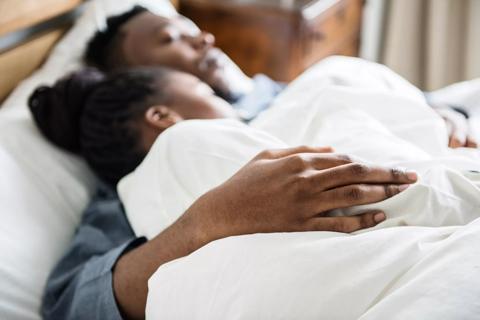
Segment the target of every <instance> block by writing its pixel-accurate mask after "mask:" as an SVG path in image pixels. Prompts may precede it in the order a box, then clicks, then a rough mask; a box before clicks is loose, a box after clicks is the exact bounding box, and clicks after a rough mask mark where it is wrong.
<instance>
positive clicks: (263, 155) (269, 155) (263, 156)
mask: <svg viewBox="0 0 480 320" xmlns="http://www.w3.org/2000/svg"><path fill="white" fill-rule="evenodd" d="M255 158H256V159H271V158H273V152H272V150H263V151H262V152H260V153H259V154H258V155H257V156H256V157H255Z"/></svg>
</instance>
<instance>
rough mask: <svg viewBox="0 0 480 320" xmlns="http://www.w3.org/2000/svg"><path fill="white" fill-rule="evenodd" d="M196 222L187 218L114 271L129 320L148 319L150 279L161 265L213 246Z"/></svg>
mask: <svg viewBox="0 0 480 320" xmlns="http://www.w3.org/2000/svg"><path fill="white" fill-rule="evenodd" d="M193 219H194V217H192V216H191V215H188V214H185V215H184V216H182V217H181V218H180V219H179V220H178V221H177V222H175V223H174V224H173V225H172V226H170V227H169V228H167V229H166V230H165V231H163V232H162V233H160V234H159V235H158V236H157V237H155V238H154V239H152V240H151V241H149V242H147V243H145V244H144V245H142V246H141V247H139V248H137V249H135V250H132V251H130V252H129V253H127V254H126V255H124V256H123V257H121V258H120V259H119V261H118V262H117V264H116V266H115V268H114V270H113V289H114V293H115V298H116V300H117V304H118V306H119V308H120V310H121V311H122V314H123V316H124V317H125V318H127V319H143V318H144V317H145V306H146V301H147V293H148V279H149V278H150V277H151V276H152V275H153V273H154V272H155V271H156V270H157V269H158V268H159V267H160V266H161V265H163V264H165V263H167V262H169V261H172V260H175V259H177V258H180V257H184V256H186V255H189V254H190V253H192V252H193V251H195V250H197V249H199V248H200V247H202V246H203V245H205V244H206V243H208V242H209V240H207V239H208V238H207V237H206V236H205V235H204V234H203V233H201V228H200V226H199V225H198V224H197V223H195V222H194V221H193Z"/></svg>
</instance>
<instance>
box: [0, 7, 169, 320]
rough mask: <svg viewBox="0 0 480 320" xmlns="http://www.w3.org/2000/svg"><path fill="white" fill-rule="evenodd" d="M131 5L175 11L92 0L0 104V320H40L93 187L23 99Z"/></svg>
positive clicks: (73, 61)
mask: <svg viewBox="0 0 480 320" xmlns="http://www.w3.org/2000/svg"><path fill="white" fill-rule="evenodd" d="M136 3H139V4H141V5H143V6H145V7H147V8H149V9H152V11H155V12H156V13H158V14H162V15H167V16H171V15H173V14H175V10H174V8H173V7H172V6H171V4H170V3H169V2H168V1H166V0H163V1H159V0H150V1H147V0H144V1H131V0H128V1H118V0H97V1H90V2H89V3H87V4H86V5H85V7H86V8H85V11H84V13H83V14H82V16H81V17H80V18H79V19H78V21H77V23H76V24H75V26H74V27H73V28H72V29H71V30H70V31H69V32H68V33H67V34H66V36H65V37H64V38H63V39H62V41H61V42H60V43H59V44H58V45H57V46H56V48H55V49H54V50H53V52H52V54H51V56H50V58H49V59H48V61H47V62H46V63H45V65H44V66H43V67H42V68H41V69H40V70H39V71H37V72H36V73H35V74H34V75H32V76H31V77H30V78H28V79H27V80H25V81H24V82H23V83H22V84H21V85H19V86H18V88H17V89H16V90H15V91H14V92H13V94H12V95H11V96H10V97H9V98H8V99H7V100H6V101H5V103H4V105H3V107H2V108H1V109H0V172H2V178H1V179H0V203H1V211H0V212H1V221H2V222H1V223H0V256H1V257H2V258H1V259H0V279H1V283H0V319H40V318H41V317H40V312H39V311H40V306H41V298H42V294H43V290H44V287H45V282H46V280H47V277H48V275H49V273H50V271H51V270H52V268H53V267H54V265H55V264H56V263H57V261H58V260H59V259H60V257H61V256H62V254H63V253H64V252H65V250H66V249H67V247H68V246H69V244H70V241H71V238H72V236H73V234H74V231H75V228H76V227H77V225H78V223H79V221H80V218H81V215H82V212H83V210H84V209H85V207H86V205H87V204H88V201H89V199H90V196H91V194H92V193H93V191H94V189H95V178H94V176H93V174H92V173H91V171H90V170H89V169H88V168H87V166H86V164H85V163H84V161H83V160H82V159H80V158H78V157H76V156H74V155H71V154H68V153H66V152H63V151H61V150H59V149H58V148H56V147H54V146H53V145H51V144H50V143H48V142H47V141H46V140H45V139H44V138H43V137H42V135H41V134H40V132H39V131H38V129H37V128H36V127H35V125H34V124H33V122H32V119H31V116H30V114H29V111H28V108H27V99H28V96H29V95H30V93H31V92H32V91H33V89H34V88H35V87H37V86H38V85H39V84H51V83H53V82H54V81H55V80H56V79H58V78H59V77H61V76H63V75H64V74H65V73H66V72H68V71H71V70H74V69H76V68H78V67H79V66H81V56H82V54H83V51H84V49H85V45H86V43H87V41H88V39H90V37H91V36H92V35H93V33H94V32H95V30H96V29H97V26H99V25H103V24H104V23H102V21H105V17H106V16H109V15H112V14H117V13H119V12H121V11H123V10H128V9H129V8H130V7H132V6H133V5H134V4H136Z"/></svg>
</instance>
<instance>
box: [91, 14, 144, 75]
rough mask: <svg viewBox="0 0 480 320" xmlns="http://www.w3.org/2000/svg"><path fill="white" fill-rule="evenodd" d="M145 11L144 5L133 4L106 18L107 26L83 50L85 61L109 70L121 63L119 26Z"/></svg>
mask: <svg viewBox="0 0 480 320" xmlns="http://www.w3.org/2000/svg"><path fill="white" fill-rule="evenodd" d="M147 11H148V10H147V9H145V8H144V7H141V6H135V7H133V8H132V9H131V10H130V11H127V12H125V13H123V14H120V15H117V16H113V17H110V18H108V19H107V28H106V29H105V30H100V31H97V32H96V33H95V35H94V36H93V38H92V39H91V40H90V41H89V43H88V46H87V50H86V52H85V61H86V63H87V64H89V65H91V66H94V67H97V68H99V69H101V70H104V71H111V70H113V69H115V67H116V66H118V65H122V59H123V58H122V52H121V51H122V50H121V48H120V43H121V39H122V34H121V32H120V28H121V27H122V26H123V25H124V24H125V23H127V22H128V21H129V20H130V19H132V18H133V17H135V16H137V15H138V14H140V13H143V12H147Z"/></svg>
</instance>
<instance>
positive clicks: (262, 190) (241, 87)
mask: <svg viewBox="0 0 480 320" xmlns="http://www.w3.org/2000/svg"><path fill="white" fill-rule="evenodd" d="M139 13H142V11H140V12H135V11H134V12H133V14H132V15H131V16H130V17H129V16H128V15H127V16H124V17H123V20H124V21H123V22H126V21H128V20H129V19H128V18H132V17H134V16H136V15H137V14H139ZM141 16H142V17H143V19H146V20H154V21H158V22H161V23H162V24H165V19H163V18H159V17H156V16H153V15H151V14H149V13H146V12H143V13H142V15H141ZM125 17H126V19H125ZM139 17H140V16H139ZM180 20H182V21H183V22H185V20H183V19H180ZM131 22H132V25H133V22H134V20H132V21H131ZM140 22H141V21H140V20H138V21H137V23H140ZM187 23H188V22H187ZM121 25H123V23H122V22H120V23H119V24H118V26H121ZM168 27H169V28H173V33H174V34H175V31H176V32H177V33H176V34H177V38H175V37H173V38H174V39H177V40H179V41H180V44H186V46H185V45H183V46H181V47H180V48H179V49H175V50H174V51H173V56H175V57H176V56H178V54H180V53H185V54H187V52H190V53H192V50H190V49H189V46H190V41H192V44H194V43H195V41H196V40H201V37H203V38H204V40H203V42H201V43H203V45H207V47H210V46H211V44H212V40H213V39H211V38H210V40H209V36H206V35H202V36H201V37H200V36H199V37H189V36H185V35H184V34H183V33H181V32H180V33H178V32H179V30H178V28H175V26H173V25H172V24H168ZM132 28H133V27H132ZM134 29H135V30H136V32H138V31H141V30H142V29H143V28H141V27H140V28H134ZM159 31H162V28H160V30H159ZM132 32H133V31H132ZM107 33H108V32H107ZM111 35H112V34H111V33H110V36H111ZM105 37H106V38H107V39H108V38H109V36H105ZM169 37H170V36H169V35H167V39H169ZM205 37H206V38H205ZM124 39H126V38H125V37H124ZM132 39H133V38H132ZM104 40H105V38H104ZM169 41H170V40H167V43H169ZM100 42H101V41H99V43H100ZM107 42H108V41H107ZM94 43H95V41H94V42H92V46H91V47H90V51H89V52H90V53H89V54H88V56H89V58H90V59H89V60H91V61H92V58H93V57H94V56H97V58H99V59H100V60H98V61H102V60H101V59H102V57H103V59H106V60H103V61H110V60H111V61H117V62H119V65H121V64H122V63H124V62H126V61H122V59H124V58H122V57H120V56H115V54H114V53H115V51H114V50H113V49H112V47H108V46H107V47H105V48H99V47H98V46H97V47H95V45H94ZM115 43H116V44H117V45H118V44H119V39H118V38H117V39H115ZM120 43H121V42H120ZM177 43H178V42H177ZM97 44H98V43H97ZM114 47H115V46H114ZM140 47H142V45H140ZM92 48H97V49H92ZM116 48H118V47H116ZM132 48H133V49H135V48H137V49H138V44H135V45H133V47H132ZM176 48H178V47H177V46H176ZM200 48H201V47H200ZM92 50H93V52H96V53H95V54H93V53H92ZM97 50H99V51H97ZM179 52H180V53H179ZM216 52H218V51H216ZM170 54H172V53H170ZM192 54H193V55H194V56H195V50H194V51H193V53H192ZM217 54H218V53H217ZM162 56H163V55H162ZM166 56H167V57H171V56H170V55H167V54H166ZM190 57H191V56H190ZM197 58H198V56H197ZM98 61H97V63H96V64H97V65H99V66H103V67H104V68H107V69H108V68H112V67H113V66H112V65H108V66H107V65H105V64H104V65H102V63H101V62H100V63H99V62H98ZM190 61H197V60H196V59H193V60H190ZM136 63H137V64H143V63H145V61H140V62H139V61H136ZM165 63H166V64H168V63H167V62H165ZM170 63H172V62H170ZM205 63H207V62H205ZM203 65H205V64H203ZM207 65H210V66H212V65H213V66H214V67H213V69H210V70H218V69H219V66H218V65H217V63H216V62H208V63H207ZM228 65H229V66H230V67H229V68H227V69H228V70H229V72H228V75H224V76H220V77H219V78H220V79H217V78H216V77H215V76H213V75H219V74H220V75H222V73H218V72H217V71H211V72H212V76H211V77H210V76H205V77H204V80H205V81H207V83H208V84H209V85H210V86H212V87H213V88H215V91H216V92H217V94H219V95H222V96H224V97H227V98H229V100H230V101H242V99H245V100H246V101H248V103H245V105H247V104H248V105H249V106H252V105H253V106H254V107H253V108H249V109H248V110H247V112H246V114H247V116H246V118H251V117H254V116H255V115H256V114H257V113H258V112H259V111H261V110H263V109H264V108H265V106H268V105H269V102H270V101H271V100H272V98H273V97H274V96H275V95H276V94H277V93H278V92H279V90H280V89H279V88H281V87H279V86H277V84H275V83H274V82H272V81H269V80H268V79H266V78H263V79H264V81H263V80H261V81H260V82H262V81H263V84H261V85H256V84H257V83H259V82H258V81H255V79H254V81H253V83H254V84H252V82H251V81H252V80H251V79H249V78H247V77H245V76H244V75H243V73H241V71H240V70H238V68H236V66H234V65H233V63H232V64H231V63H230V62H229V61H228ZM177 67H178V68H181V67H180V66H177ZM207 69H208V68H207ZM192 70H193V69H192ZM187 71H189V70H187ZM198 71H200V70H198ZM195 72H196V71H191V73H195ZM207 74H208V72H207ZM199 75H200V76H202V75H203V73H202V74H199ZM222 79H235V80H234V81H228V82H227V81H221V80H222ZM228 83H230V84H235V86H232V87H225V86H224V85H225V84H228ZM252 86H253V89H252ZM256 88H260V89H256ZM64 89H65V90H69V88H68V85H67V84H65V88H64ZM251 90H252V91H251ZM257 91H258V92H260V93H255V92H257ZM247 92H250V93H251V92H253V93H251V94H247ZM242 96H243V97H244V98H240V100H238V99H239V97H242ZM80 98H81V96H77V97H76V99H80ZM259 100H260V102H259ZM265 101H268V102H265ZM41 116H42V117H44V120H45V121H54V120H52V119H51V117H52V114H49V113H48V112H46V113H44V114H43V115H41ZM58 116H59V117H62V116H65V115H62V114H60V115H58ZM63 120H64V121H63V122H62V121H60V122H56V123H55V126H56V127H57V128H58V129H59V130H60V131H62V130H61V126H62V125H65V126H67V127H68V121H66V123H65V120H68V119H66V118H63ZM70 120H71V119H70ZM67 129H68V128H67ZM62 132H64V133H65V132H68V130H67V131H62ZM64 138H65V139H67V140H68V138H69V137H68V135H67V134H65V136H64ZM71 151H78V150H72V149H71ZM323 151H324V150H323V149H310V148H295V149H289V150H282V151H273V152H267V153H264V154H262V155H261V156H259V157H258V158H257V159H256V160H254V161H253V162H252V163H250V164H249V165H248V166H247V167H246V168H245V169H244V170H242V171H241V172H240V173H239V175H238V176H239V177H240V178H241V179H240V180H239V181H236V182H233V183H229V184H225V185H222V186H220V187H218V188H216V189H215V190H212V192H209V193H207V194H206V195H205V196H204V197H202V201H201V203H200V204H197V205H195V206H193V207H192V208H191V209H189V210H188V211H187V212H186V214H185V218H184V219H180V220H179V221H178V222H177V223H176V224H174V225H173V226H172V227H171V228H169V229H168V230H166V231H165V232H163V233H162V234H160V235H158V237H156V238H155V239H154V240H152V241H149V242H145V239H143V238H140V239H136V238H135V236H134V234H133V232H132V230H131V227H130V226H129V224H128V221H127V220H126V218H125V214H124V212H123V208H122V205H121V203H120V202H119V200H118V196H117V195H116V193H115V192H113V191H112V190H111V189H110V188H109V187H105V188H101V190H100V191H99V193H98V195H97V197H96V198H95V199H94V201H93V202H92V204H91V205H90V206H89V208H88V209H87V210H86V213H85V216H84V218H83V221H82V224H81V225H80V227H79V229H78V231H77V234H76V236H75V239H74V241H73V243H72V246H71V248H70V250H69V251H68V253H67V254H66V255H65V257H64V258H63V259H62V261H61V262H60V263H59V265H58V266H57V268H56V269H55V270H54V272H53V274H52V276H51V278H50V280H49V282H48V284H47V291H46V294H45V300H44V306H43V314H44V317H45V318H46V319H120V318H121V317H122V316H121V313H123V314H124V315H125V317H127V318H130V317H132V318H138V317H140V318H141V317H142V316H143V313H144V307H145V300H146V294H147V280H148V278H149V276H150V275H151V274H152V273H153V272H154V271H155V270H156V269H157V268H158V267H159V266H160V265H162V264H163V263H165V262H168V261H170V260H172V259H175V258H178V257H181V256H184V255H187V254H188V253H190V252H192V251H194V250H196V249H197V248H199V247H201V246H202V245H203V244H204V243H206V242H208V241H211V240H213V239H215V238H218V237H217V236H214V235H213V233H214V232H218V231H219V230H221V231H222V232H223V235H224V236H228V235H233V234H238V230H237V227H236V225H235V223H232V222H231V221H227V222H226V223H225V225H221V226H220V225H216V226H214V228H213V229H212V228H211V227H207V226H206V225H205V223H204V219H203V218H202V217H205V216H208V215H209V213H210V212H213V211H214V212H223V211H228V212H230V213H233V214H234V215H238V216H240V217H241V216H243V215H244V212H243V210H242V206H241V205H237V206H232V205H231V204H232V203H239V204H241V203H249V202H250V201H253V200H254V199H256V200H257V201H258V199H259V198H258V195H259V194H260V201H258V203H259V206H258V210H260V211H262V212H263V214H270V213H271V212H270V211H271V208H269V206H268V205H266V203H284V206H282V207H283V211H282V212H278V214H279V215H280V216H282V215H283V214H285V216H288V215H289V214H290V215H291V214H293V213H294V212H297V211H298V209H299V208H300V207H302V206H304V205H305V203H308V202H311V201H314V199H302V201H300V202H298V201H293V200H292V201H289V198H288V197H285V194H284V193H285V191H282V190H281V191H280V192H278V190H277V191H275V187H274V186H273V185H272V184H271V183H269V182H271V181H269V180H266V179H262V177H263V178H265V177H267V175H268V176H270V175H271V176H273V177H276V178H278V179H289V178H293V177H294V176H300V175H301V172H300V173H291V172H289V171H285V166H287V162H288V157H289V156H290V155H293V154H298V153H304V152H309V153H318V152H323ZM318 157H319V158H322V156H321V155H318ZM267 158H268V159H272V158H274V159H276V160H275V161H274V162H266V161H262V160H264V159H267ZM312 159H316V157H315V156H314V157H313V158H312ZM312 161H313V160H312ZM386 174H388V172H386ZM367 178H368V177H367ZM344 179H346V180H349V181H352V183H355V181H356V179H357V177H355V176H349V177H344ZM240 181H241V183H240ZM390 182H391V183H399V184H401V183H404V182H405V180H404V179H399V178H398V177H397V175H392V179H391V181H390ZM240 190H241V191H242V195H241V196H240ZM245 190H248V191H249V193H248V194H245V193H244V191H245ZM220 200H221V201H220ZM225 200H228V201H226V202H228V203H230V205H229V206H228V207H225V208H222V206H221V205H220V203H225ZM351 202H352V199H350V198H349V197H348V195H345V197H344V198H343V199H341V200H340V201H339V202H337V203H336V205H341V206H345V204H351ZM250 218H251V217H250ZM371 218H372V215H368V216H362V217H357V218H354V219H349V220H342V219H330V220H325V223H324V225H323V227H322V230H336V231H341V232H351V231H353V230H357V229H359V228H365V227H370V226H372V224H376V223H377V222H378V221H377V222H376V221H373V220H372V219H371ZM245 219H246V220H247V221H248V219H249V218H248V217H245ZM283 222H285V221H283ZM269 227H275V228H277V230H287V226H285V225H282V220H280V221H279V225H276V226H271V225H270V226H269ZM243 232H244V233H248V232H249V231H248V230H244V231H243ZM250 232H251V230H250ZM117 262H118V263H117Z"/></svg>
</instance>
